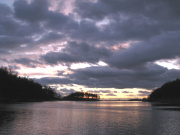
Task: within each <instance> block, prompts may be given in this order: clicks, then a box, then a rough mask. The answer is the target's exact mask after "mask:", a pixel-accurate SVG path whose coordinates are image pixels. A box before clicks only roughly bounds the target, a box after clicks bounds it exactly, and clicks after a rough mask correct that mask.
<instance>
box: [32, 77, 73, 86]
mask: <svg viewBox="0 0 180 135" xmlns="http://www.w3.org/2000/svg"><path fill="white" fill-rule="evenodd" d="M34 80H35V81H36V82H38V83H40V84H43V85H50V84H72V80H69V79H68V78H59V77H43V78H40V79H34Z"/></svg>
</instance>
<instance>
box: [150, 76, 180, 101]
mask: <svg viewBox="0 0 180 135" xmlns="http://www.w3.org/2000/svg"><path fill="white" fill-rule="evenodd" d="M148 100H149V101H170V102H176V101H177V102H179V101H180V79H176V80H175V81H172V82H167V83H165V84H164V85H162V86H161V87H160V88H157V89H156V90H154V91H153V92H152V93H151V94H150V95H149V99H148Z"/></svg>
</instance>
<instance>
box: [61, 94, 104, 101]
mask: <svg viewBox="0 0 180 135" xmlns="http://www.w3.org/2000/svg"><path fill="white" fill-rule="evenodd" d="M63 100H73V101H98V100H100V96H99V95H97V94H93V93H89V92H74V93H71V94H69V95H68V96H65V97H63Z"/></svg>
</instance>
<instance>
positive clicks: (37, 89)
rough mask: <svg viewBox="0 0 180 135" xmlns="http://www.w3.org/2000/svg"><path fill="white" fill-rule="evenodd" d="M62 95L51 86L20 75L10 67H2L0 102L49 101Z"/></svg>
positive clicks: (0, 74)
mask: <svg viewBox="0 0 180 135" xmlns="http://www.w3.org/2000/svg"><path fill="white" fill-rule="evenodd" d="M60 97H61V96H60V95H58V94H57V93H56V92H55V91H54V90H53V89H52V88H50V87H47V86H42V85H40V84H39V83H36V82H34V81H33V80H32V79H28V78H25V77H19V76H17V75H16V74H14V73H13V72H12V71H11V70H10V69H8V68H3V67H1V68H0V102H5V101H7V102H9V101H10V102H14V101H20V102H26V101H47V100H58V99H60Z"/></svg>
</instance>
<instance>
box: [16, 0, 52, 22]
mask: <svg viewBox="0 0 180 135" xmlns="http://www.w3.org/2000/svg"><path fill="white" fill-rule="evenodd" d="M48 6H49V5H48V2H47V0H33V1H32V2H30V3H28V2H27V1H26V0H16V1H15V2H14V10H15V15H16V16H17V17H18V18H20V19H23V20H26V21H29V22H37V21H43V20H44V19H45V18H46V14H47V11H48ZM37 11H38V12H37Z"/></svg>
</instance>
